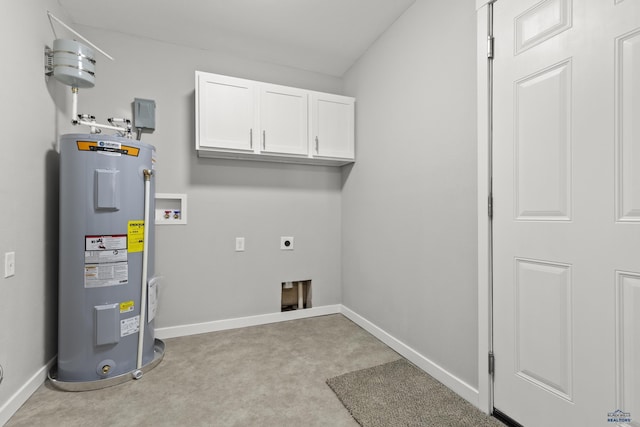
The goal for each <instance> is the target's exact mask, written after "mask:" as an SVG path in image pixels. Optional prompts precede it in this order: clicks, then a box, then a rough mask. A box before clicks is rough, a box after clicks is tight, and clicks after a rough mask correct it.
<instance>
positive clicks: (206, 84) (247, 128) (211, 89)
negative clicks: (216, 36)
mask: <svg viewBox="0 0 640 427" xmlns="http://www.w3.org/2000/svg"><path fill="white" fill-rule="evenodd" d="M196 78H197V80H198V82H197V88H198V90H197V92H196V108H197V113H196V118H197V120H198V123H196V130H197V132H196V134H197V136H196V145H197V147H196V148H200V147H206V148H217V149H228V150H238V151H253V145H254V144H253V140H254V139H255V138H256V136H257V135H255V133H256V131H257V127H256V126H255V123H256V117H257V116H256V101H255V93H256V89H255V84H254V82H252V81H248V80H243V79H236V78H232V77H226V76H219V75H215V74H209V73H197V74H196Z"/></svg>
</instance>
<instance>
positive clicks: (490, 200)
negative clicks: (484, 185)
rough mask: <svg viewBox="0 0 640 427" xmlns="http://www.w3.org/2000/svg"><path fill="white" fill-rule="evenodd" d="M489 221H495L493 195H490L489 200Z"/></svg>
mask: <svg viewBox="0 0 640 427" xmlns="http://www.w3.org/2000/svg"><path fill="white" fill-rule="evenodd" d="M487 205H488V212H487V213H488V214H489V219H493V194H489V198H488V200H487Z"/></svg>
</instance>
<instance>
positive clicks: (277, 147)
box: [260, 84, 309, 156]
mask: <svg viewBox="0 0 640 427" xmlns="http://www.w3.org/2000/svg"><path fill="white" fill-rule="evenodd" d="M308 98H309V96H308V94H307V92H306V91H304V90H300V89H295V88H290V87H285V86H276V85H267V84H263V85H261V87H260V125H261V127H262V135H261V137H262V146H261V147H260V149H261V151H262V152H264V153H278V154H300V155H305V156H306V155H307V154H308V152H309V143H308V140H307V132H308V126H307V125H308V122H309V119H308V117H309V113H308V108H307V105H308Z"/></svg>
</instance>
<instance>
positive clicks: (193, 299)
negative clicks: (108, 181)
mask: <svg viewBox="0 0 640 427" xmlns="http://www.w3.org/2000/svg"><path fill="white" fill-rule="evenodd" d="M76 29H77V30H78V31H79V32H80V33H81V34H83V35H84V36H85V37H87V38H88V39H89V40H91V41H92V42H93V43H95V44H96V45H98V46H99V47H100V48H101V49H103V50H105V51H106V52H108V53H109V54H110V55H112V56H113V57H114V58H115V61H113V62H110V61H108V60H106V59H104V58H99V59H100V62H99V63H98V64H97V71H96V76H97V77H96V86H95V88H92V89H90V90H84V91H82V90H81V92H80V106H79V112H90V113H91V114H94V115H96V116H97V117H98V118H99V119H101V120H103V121H104V120H106V118H107V117H110V116H113V115H115V116H128V117H131V105H130V104H131V102H132V101H133V98H134V97H139V98H150V99H155V100H156V105H157V110H156V114H157V116H156V125H157V129H156V130H155V132H153V133H152V134H148V135H146V134H145V135H144V137H143V140H144V141H146V142H148V143H150V144H153V145H155V146H156V148H157V152H158V163H157V170H158V174H157V177H156V179H157V181H156V182H157V187H156V191H157V192H159V193H186V194H187V197H188V212H187V215H188V224H187V225H186V226H166V225H165V226H157V228H156V233H157V249H156V250H157V252H156V253H157V263H156V265H157V270H158V272H157V273H159V274H160V275H162V276H163V277H164V280H163V281H162V283H161V285H160V286H161V287H160V302H159V309H158V315H157V322H156V327H159V328H161V327H167V326H177V325H185V324H192V323H199V322H208V321H214V320H221V319H230V318H236V317H244V316H251V315H258V314H265V313H274V312H278V311H280V292H281V291H280V289H281V288H280V284H281V282H283V281H290V280H306V279H312V281H313V282H312V288H313V305H314V306H321V305H329V304H338V303H340V299H341V278H340V258H341V253H340V233H341V227H340V211H341V198H340V192H341V173H340V169H338V168H330V167H317V166H305V165H287V164H278V163H265V162H239V161H233V160H212V159H200V158H198V157H197V156H196V153H195V148H194V147H195V133H194V120H195V119H194V117H195V109H194V80H195V76H194V71H195V70H201V71H209V72H214V73H220V74H229V75H233V76H236V77H243V78H249V79H254V80H261V81H268V82H272V83H277V84H284V85H289V86H297V87H302V88H307V89H314V90H321V91H327V92H338V91H340V89H341V83H342V82H341V80H340V79H338V78H334V77H328V76H324V75H319V74H316V73H310V72H305V71H301V70H294V69H291V68H286V67H280V66H275V65H268V64H263V63H256V62H250V61H246V60H242V59H238V58H234V57H231V56H228V55H224V54H221V53H220V54H216V53H212V52H206V51H202V50H197V49H190V48H185V47H180V46H176V45H171V44H166V43H159V42H155V41H152V40H147V39H141V38H135V37H130V36H126V35H123V34H120V33H113V32H107V31H103V30H99V29H94V28H89V27H83V26H77V27H76ZM236 236H238V237H244V238H245V239H246V243H245V245H246V251H245V252H235V237H236ZM280 236H294V238H295V250H294V251H292V252H290V251H281V250H280Z"/></svg>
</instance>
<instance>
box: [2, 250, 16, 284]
mask: <svg viewBox="0 0 640 427" xmlns="http://www.w3.org/2000/svg"><path fill="white" fill-rule="evenodd" d="M15 275H16V253H15V252H7V253H5V254H4V277H5V278H6V277H11V276H15Z"/></svg>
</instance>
